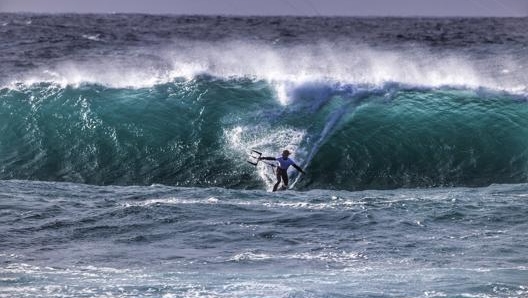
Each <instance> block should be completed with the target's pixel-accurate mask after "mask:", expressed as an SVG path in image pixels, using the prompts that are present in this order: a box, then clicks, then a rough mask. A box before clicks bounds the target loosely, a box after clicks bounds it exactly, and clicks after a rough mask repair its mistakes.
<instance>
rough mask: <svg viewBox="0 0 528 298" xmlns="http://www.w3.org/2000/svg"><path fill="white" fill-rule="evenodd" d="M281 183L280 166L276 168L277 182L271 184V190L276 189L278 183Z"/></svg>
mask: <svg viewBox="0 0 528 298" xmlns="http://www.w3.org/2000/svg"><path fill="white" fill-rule="evenodd" d="M280 183H281V170H280V168H277V183H275V185H274V186H273V191H276V190H277V187H279V184H280Z"/></svg>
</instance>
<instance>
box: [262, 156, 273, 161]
mask: <svg viewBox="0 0 528 298" xmlns="http://www.w3.org/2000/svg"><path fill="white" fill-rule="evenodd" d="M258 159H259V160H262V159H264V160H277V159H276V158H275V157H268V156H262V157H259V158H258Z"/></svg>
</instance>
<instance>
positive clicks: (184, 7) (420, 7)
mask: <svg viewBox="0 0 528 298" xmlns="http://www.w3.org/2000/svg"><path fill="white" fill-rule="evenodd" d="M0 12H34V13H70V12H73V13H147V14H176V15H195V14H201V15H309V16H337V15H339V16H435V17H443V16H472V17H474V16H497V17H504V16H514V17H525V16H528V0H0Z"/></svg>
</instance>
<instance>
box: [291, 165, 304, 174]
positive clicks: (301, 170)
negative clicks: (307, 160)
mask: <svg viewBox="0 0 528 298" xmlns="http://www.w3.org/2000/svg"><path fill="white" fill-rule="evenodd" d="M292 167H294V168H295V169H296V170H297V171H299V172H301V173H303V174H304V171H303V169H301V167H299V166H298V165H296V164H292Z"/></svg>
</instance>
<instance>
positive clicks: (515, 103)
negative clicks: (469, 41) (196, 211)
mask: <svg viewBox="0 0 528 298" xmlns="http://www.w3.org/2000/svg"><path fill="white" fill-rule="evenodd" d="M279 89H280V86H279V87H278V86H275V85H273V84H272V83H267V82H264V81H254V80H249V79H229V80H222V79H216V78H211V77H207V76H202V77H197V78H195V79H194V80H188V81H173V82H170V83H165V84H160V85H156V86H153V87H151V88H142V89H127V88H107V87H103V86H100V85H81V86H78V87H73V86H68V87H65V88H62V87H58V86H56V85H52V84H44V83H42V84H35V85H31V86H18V87H17V88H12V89H9V88H4V89H2V90H1V91H0V179H29V180H52V181H70V182H81V183H90V184H103V185H104V184H119V185H136V184H153V183H161V184H169V185H179V186H219V187H228V188H262V187H264V186H265V185H266V184H267V185H268V186H269V185H270V184H271V183H273V179H274V177H273V172H272V170H271V167H268V166H265V165H259V167H256V168H255V167H253V166H251V165H249V164H248V163H246V159H247V153H248V152H249V150H250V149H259V150H260V151H263V152H264V153H265V154H266V155H271V156H275V155H277V154H278V152H280V151H281V150H282V149H283V148H288V149H290V150H292V151H294V152H295V153H294V156H293V157H294V159H295V160H296V161H297V163H298V164H299V165H301V166H302V167H304V168H305V169H306V171H307V172H308V174H307V175H305V176H302V177H295V175H296V173H295V172H292V173H291V175H292V176H294V177H292V178H293V179H295V180H298V181H296V182H298V183H297V184H296V187H298V188H300V189H311V188H323V189H325V188H332V189H334V188H335V189H365V188H396V187H429V186H446V185H454V186H470V185H471V186H478V185H487V184H491V183H515V182H522V181H526V179H527V173H528V151H527V149H526V148H528V141H527V138H526V135H527V133H528V105H527V103H526V98H524V97H522V96H521V97H519V96H517V95H512V94H507V93H500V92H491V91H486V90H461V89H453V88H444V89H427V88H421V89H416V88H409V87H405V86H401V85H387V86H383V87H369V86H354V85H347V84H340V83H335V84H329V83H311V84H307V83H306V84H303V85H297V86H289V87H288V88H286V89H287V92H288V96H287V98H288V100H285V101H281V100H280V99H281V96H280V92H277V90H279ZM297 178H299V179H297Z"/></svg>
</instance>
